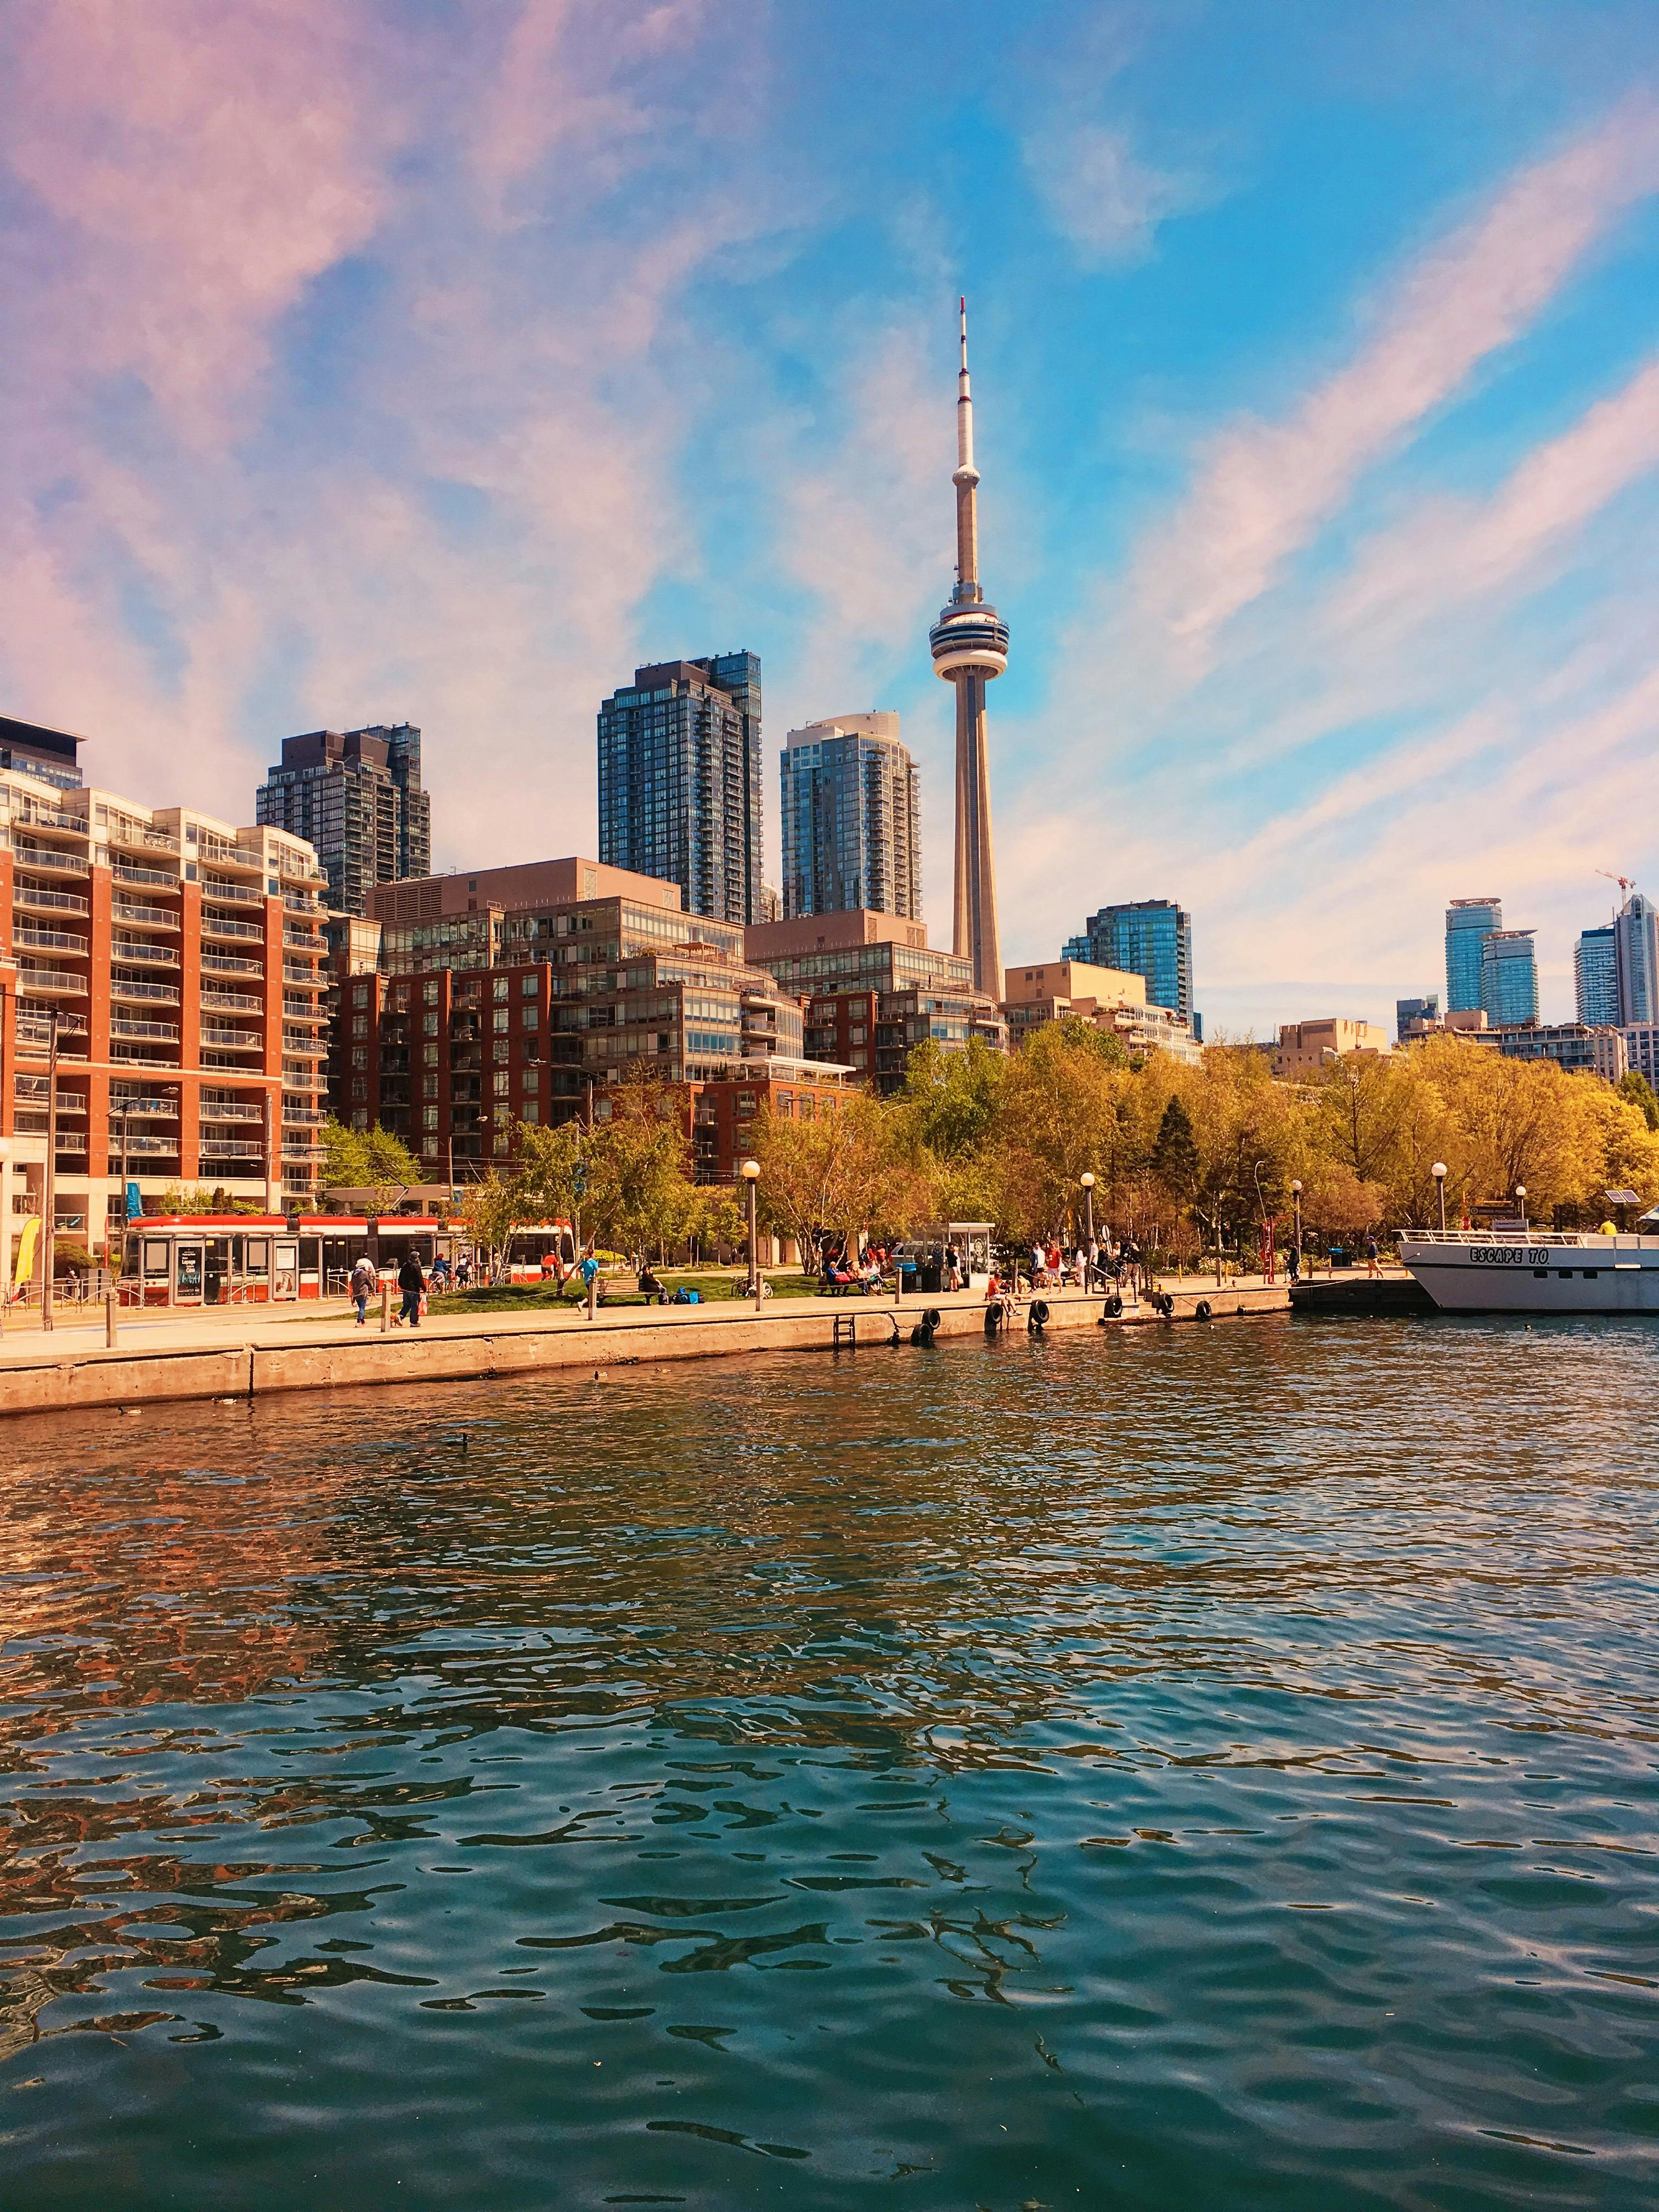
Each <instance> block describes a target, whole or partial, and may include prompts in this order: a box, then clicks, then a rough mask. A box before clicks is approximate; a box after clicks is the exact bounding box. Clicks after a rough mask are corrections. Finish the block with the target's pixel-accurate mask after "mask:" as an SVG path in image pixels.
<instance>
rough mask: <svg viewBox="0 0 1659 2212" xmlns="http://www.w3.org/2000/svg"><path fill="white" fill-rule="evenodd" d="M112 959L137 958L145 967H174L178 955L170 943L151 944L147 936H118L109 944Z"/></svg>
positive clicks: (177, 962)
mask: <svg viewBox="0 0 1659 2212" xmlns="http://www.w3.org/2000/svg"><path fill="white" fill-rule="evenodd" d="M110 957H111V958H112V959H113V960H138V961H142V962H143V964H144V965H145V967H147V968H176V967H177V966H178V965H179V956H178V954H177V953H176V952H175V951H173V947H172V946H171V945H152V944H151V943H150V941H149V939H148V938H147V937H118V938H116V939H115V940H114V941H113V943H112V945H111V946H110Z"/></svg>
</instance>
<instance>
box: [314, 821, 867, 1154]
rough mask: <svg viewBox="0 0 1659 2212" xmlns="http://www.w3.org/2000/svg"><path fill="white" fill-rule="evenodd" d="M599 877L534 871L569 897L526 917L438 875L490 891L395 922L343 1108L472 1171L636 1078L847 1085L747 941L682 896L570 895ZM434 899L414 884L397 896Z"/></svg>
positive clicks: (346, 1081)
mask: <svg viewBox="0 0 1659 2212" xmlns="http://www.w3.org/2000/svg"><path fill="white" fill-rule="evenodd" d="M595 865H596V864H593V863H591V862H584V861H581V860H568V861H549V862H539V863H536V864H534V866H535V868H537V869H538V870H541V871H543V872H544V873H543V877H542V880H543V883H544V885H551V886H552V887H553V889H554V891H555V894H556V893H557V891H558V890H560V889H561V888H562V887H566V886H573V885H574V886H580V885H583V884H585V883H586V880H587V877H588V874H589V872H590V871H592V870H593V869H594V867H595ZM499 873H500V874H511V873H512V871H501V872H499ZM598 873H599V876H600V877H601V878H603V877H605V876H607V875H618V874H621V873H622V872H621V871H612V870H605V869H604V868H603V867H600V868H599V870H598ZM625 879H626V880H628V881H630V882H631V881H633V880H634V879H633V878H625ZM439 880H440V881H441V882H442V883H443V884H452V883H459V882H467V881H471V882H476V883H477V884H479V885H480V887H481V890H480V892H478V893H474V894H472V895H471V896H472V897H473V901H474V902H473V904H472V905H471V907H470V908H469V909H468V910H467V911H465V912H454V911H452V912H449V913H443V912H441V911H433V912H428V914H426V915H425V917H424V918H423V919H419V920H413V919H411V920H405V921H386V922H383V923H382V925H381V944H380V972H379V973H377V974H375V975H357V976H353V977H350V978H349V979H347V980H346V981H344V982H343V985H342V1018H341V1023H340V1036H339V1040H338V1043H337V1060H336V1068H337V1073H336V1086H337V1088H336V1098H337V1110H338V1111H339V1112H340V1113H341V1114H342V1115H343V1116H344V1117H345V1118H346V1119H348V1120H349V1121H351V1122H352V1123H353V1124H354V1125H355V1126H356V1127H364V1128H366V1127H371V1126H373V1125H374V1124H376V1123H379V1124H380V1126H382V1127H385V1128H386V1129H389V1130H391V1131H392V1132H394V1133H396V1134H398V1135H399V1136H401V1137H402V1138H404V1140H405V1141H406V1142H407V1143H408V1144H409V1145H410V1147H411V1149H412V1150H414V1151H415V1152H418V1153H419V1154H420V1155H421V1157H422V1159H423V1160H424V1161H426V1162H427V1163H428V1164H429V1166H430V1169H431V1170H432V1171H433V1173H434V1174H438V1173H441V1172H444V1173H447V1171H448V1170H450V1169H451V1167H452V1166H453V1171H454V1172H455V1173H456V1174H458V1175H460V1174H466V1173H473V1172H478V1171H481V1170H483V1168H484V1167H485V1166H487V1165H489V1164H492V1163H494V1162H495V1161H498V1160H504V1159H506V1158H509V1157H510V1155H511V1152H512V1148H513V1127H514V1126H515V1125H516V1124H518V1123H520V1122H526V1123H530V1124H537V1123H549V1122H556V1121H568V1119H569V1118H570V1117H571V1116H572V1115H574V1114H576V1113H578V1112H584V1111H586V1110H587V1107H588V1104H589V1103H590V1101H591V1100H592V1098H593V1097H601V1098H602V1097H603V1093H604V1091H605V1087H606V1085H609V1084H611V1083H614V1082H617V1081H618V1080H620V1079H621V1078H622V1077H623V1075H624V1074H625V1073H629V1072H630V1071H632V1070H635V1069H640V1070H643V1071H645V1072H647V1073H652V1074H654V1075H656V1076H659V1077H660V1078H661V1079H663V1080H664V1081H665V1082H673V1083H685V1084H689V1085H692V1086H694V1088H695V1089H696V1090H698V1091H701V1090H702V1089H703V1088H705V1087H707V1086H708V1085H718V1084H722V1083H733V1082H743V1083H744V1085H745V1087H748V1088H751V1089H752V1087H753V1083H754V1082H755V1081H756V1080H757V1079H759V1077H760V1075H765V1076H766V1077H767V1079H769V1080H776V1081H779V1082H782V1083H785V1084H786V1085H787V1087H789V1088H790V1089H791V1091H792V1094H793V1089H794V1088H795V1087H797V1086H799V1085H805V1087H807V1088H808V1089H811V1087H812V1086H813V1085H819V1086H822V1085H826V1084H827V1085H831V1086H838V1085H839V1084H840V1082H841V1079H842V1074H843V1073H844V1072H845V1071H844V1070H842V1069H838V1068H821V1069H815V1068H813V1067H811V1066H808V1065H807V1064H806V1056H805V1051H804V1048H803V1034H802V1020H801V1010H800V1006H799V1002H798V1001H797V1000H795V999H794V998H793V997H792V996H790V995H789V994H787V993H785V992H781V991H780V990H778V989H777V987H775V984H774V982H773V981H772V978H771V977H770V975H767V974H766V973H765V972H764V971H763V970H762V969H759V968H757V966H756V965H755V964H754V963H750V962H749V961H747V960H745V958H744V950H743V932H742V930H740V929H738V928H734V927H732V926H731V925H729V924H726V923H723V922H715V921H708V920H707V919H706V918H704V917H702V916H701V915H689V914H685V913H683V912H682V911H681V909H680V905H679V897H678V889H677V887H676V886H674V885H672V884H647V885H646V886H645V887H644V889H643V890H629V891H626V892H624V891H621V890H609V891H608V892H606V893H605V894H602V895H601V896H597V897H592V896H575V897H570V896H557V895H554V896H544V897H542V898H539V899H537V900H535V901H532V902H526V903H522V904H519V905H513V906H507V905H504V904H501V903H498V902H494V901H491V900H489V899H488V898H486V897H484V896H482V887H483V885H484V884H486V883H487V881H488V875H487V872H482V871H481V872H479V874H478V875H477V877H476V878H441V879H439ZM452 896H453V894H452ZM386 902H387V903H401V904H403V905H405V906H416V905H418V904H419V903H420V902H421V893H420V889H419V887H417V886H412V885H404V886H400V887H399V890H398V894H397V896H396V899H395V900H393V899H388V900H386Z"/></svg>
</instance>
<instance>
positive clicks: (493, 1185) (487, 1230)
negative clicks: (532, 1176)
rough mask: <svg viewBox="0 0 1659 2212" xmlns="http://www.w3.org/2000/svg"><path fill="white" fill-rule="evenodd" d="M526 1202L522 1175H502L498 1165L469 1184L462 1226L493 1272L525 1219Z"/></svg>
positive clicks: (461, 1213)
mask: <svg viewBox="0 0 1659 2212" xmlns="http://www.w3.org/2000/svg"><path fill="white" fill-rule="evenodd" d="M523 1205H524V1198H523V1193H522V1192H521V1190H520V1187H519V1182H518V1178H517V1177H516V1176H504V1175H498V1174H497V1173H496V1171H495V1169H494V1168H491V1169H490V1170H489V1174H488V1175H485V1176H480V1177H479V1179H478V1181H477V1182H471V1183H469V1184H468V1185H467V1187H466V1196H465V1200H463V1201H462V1204H461V1212H460V1218H461V1222H462V1225H463V1226H464V1227H465V1230H466V1232H467V1234H468V1236H469V1237H471V1240H472V1243H473V1247H474V1249H475V1250H477V1251H478V1252H480V1253H482V1254H483V1259H484V1264H485V1267H486V1269H487V1271H488V1272H489V1273H491V1274H493V1273H495V1263H496V1261H498V1260H499V1259H500V1258H501V1255H502V1253H503V1252H505V1251H506V1249H507V1238H508V1237H510V1236H511V1235H512V1233H513V1227H514V1225H516V1224H517V1223H518V1222H520V1221H521V1220H522V1219H523V1218H524V1212H523Z"/></svg>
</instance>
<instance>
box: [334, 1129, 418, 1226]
mask: <svg viewBox="0 0 1659 2212" xmlns="http://www.w3.org/2000/svg"><path fill="white" fill-rule="evenodd" d="M420 1181H421V1164H420V1162H419V1161H418V1160H417V1159H416V1157H415V1155H414V1153H413V1152H410V1149H409V1147H408V1146H407V1145H406V1144H404V1140H403V1139H402V1138H401V1137H397V1136H394V1135H393V1134H392V1132H391V1130H389V1129H383V1128H381V1127H380V1125H379V1124H378V1123H377V1124H376V1125H375V1127H374V1128H372V1129H349V1128H348V1127H346V1125H345V1123H344V1122H343V1121H337V1120H335V1119H334V1118H333V1117H332V1116H331V1117H330V1119H329V1120H328V1121H325V1122H324V1124H323V1182H324V1187H325V1188H326V1189H330V1190H366V1191H368V1193H369V1194H370V1202H371V1204H372V1205H373V1206H374V1211H375V1212H377V1213H389V1212H391V1211H392V1208H393V1206H396V1205H397V1203H398V1199H399V1198H400V1197H401V1196H402V1195H403V1194H404V1191H406V1190H407V1189H409V1188H410V1187H411V1185H413V1184H415V1183H418V1182H420Z"/></svg>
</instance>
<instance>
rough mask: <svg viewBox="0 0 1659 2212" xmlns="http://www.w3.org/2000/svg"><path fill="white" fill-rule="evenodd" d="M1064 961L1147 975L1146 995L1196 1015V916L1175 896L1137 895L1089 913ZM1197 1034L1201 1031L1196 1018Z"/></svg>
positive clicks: (1174, 1009)
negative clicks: (1137, 897)
mask: <svg viewBox="0 0 1659 2212" xmlns="http://www.w3.org/2000/svg"><path fill="white" fill-rule="evenodd" d="M1060 958H1061V959H1062V960H1086V961H1087V962H1088V963H1090V965H1091V967H1095V968H1117V969H1122V970H1123V972H1124V973H1125V974H1127V975H1144V976H1145V977H1146V996H1147V998H1148V1000H1150V1001H1151V1003H1152V1005H1153V1006H1168V1007H1169V1008H1170V1010H1171V1011H1172V1012H1175V1013H1177V1014H1179V1015H1180V1016H1181V1018H1182V1020H1183V1021H1188V1022H1191V1021H1192V1020H1193V918H1192V916H1191V915H1189V914H1188V912H1187V909H1186V908H1184V907H1180V906H1177V905H1176V902H1175V901H1174V900H1173V899H1136V900H1135V901H1134V902H1133V903H1132V904H1130V905H1127V906H1103V907H1102V908H1101V909H1100V912H1099V913H1098V914H1091V915H1090V916H1089V919H1088V920H1087V921H1085V923H1084V925H1083V929H1082V933H1081V934H1080V935H1079V936H1077V937H1073V938H1071V939H1068V940H1067V942H1066V946H1065V949H1064V951H1062V952H1061V954H1060ZM1197 1034H1198V1028H1197V1024H1196V1023H1194V1035H1197Z"/></svg>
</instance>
